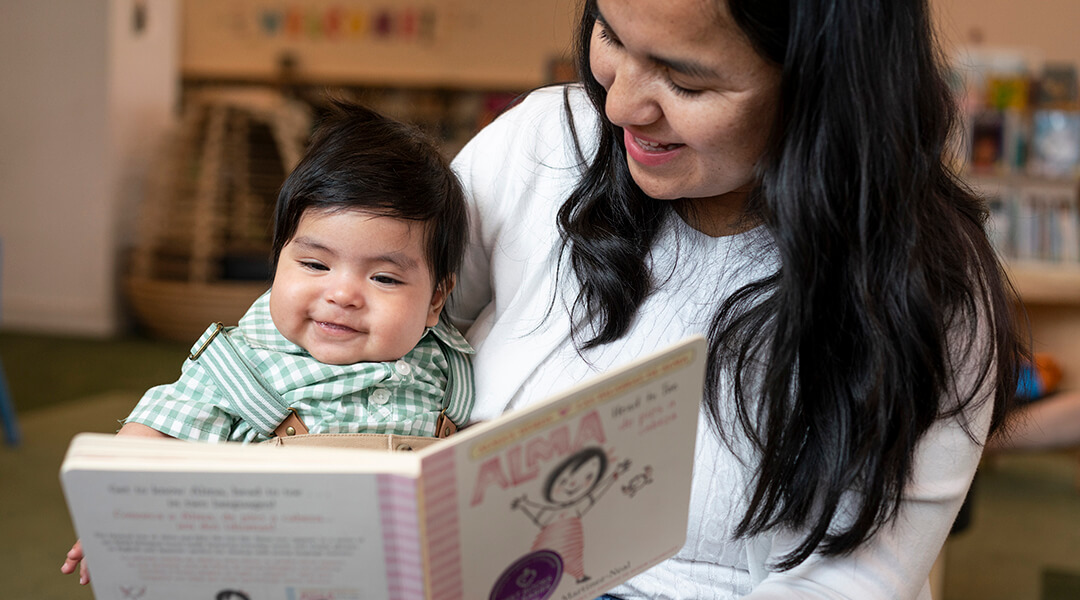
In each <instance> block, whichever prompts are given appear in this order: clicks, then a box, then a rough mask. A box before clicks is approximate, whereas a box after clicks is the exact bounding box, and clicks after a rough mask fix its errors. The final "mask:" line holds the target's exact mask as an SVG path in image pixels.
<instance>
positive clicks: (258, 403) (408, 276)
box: [61, 102, 473, 584]
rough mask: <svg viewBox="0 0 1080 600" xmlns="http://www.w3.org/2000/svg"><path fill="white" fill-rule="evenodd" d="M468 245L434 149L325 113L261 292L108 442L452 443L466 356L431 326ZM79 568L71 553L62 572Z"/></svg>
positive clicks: (455, 197)
mask: <svg viewBox="0 0 1080 600" xmlns="http://www.w3.org/2000/svg"><path fill="white" fill-rule="evenodd" d="M467 237H468V226H467V216H466V208H465V200H464V195H463V193H462V190H461V186H460V183H459V182H458V180H457V178H456V176H455V175H454V174H453V172H452V171H451V170H450V168H449V166H448V165H447V162H446V161H445V159H443V158H442V156H441V155H440V154H439V152H438V149H437V148H436V147H435V145H434V144H432V143H431V142H430V141H429V140H428V139H427V138H426V137H425V136H423V134H421V133H420V132H419V131H418V130H416V129H414V128H412V127H410V126H407V125H405V124H402V123H398V122H396V121H393V120H391V119H388V118H386V117H383V116H381V115H379V114H377V113H375V112H372V111H370V110H368V109H365V108H362V107H359V106H354V105H349V104H345V103H340V102H339V103H335V104H334V106H333V110H332V111H331V114H330V115H329V116H327V117H326V119H325V120H324V121H323V122H322V124H321V125H320V127H319V128H318V129H317V130H316V132H315V133H314V135H313V137H312V141H311V144H310V145H309V147H308V150H307V152H306V154H305V156H304V158H303V160H301V162H300V164H299V165H297V167H296V169H295V170H294V171H293V172H292V173H291V174H290V175H289V177H288V179H287V180H286V181H285V183H284V184H283V186H282V189H281V193H280V194H279V196H278V201H277V208H276V211H275V215H274V236H273V252H272V262H273V266H274V280H273V284H272V287H271V289H270V290H269V291H268V292H266V293H265V294H263V295H262V296H261V297H260V298H259V299H258V300H256V301H255V303H254V304H253V305H252V306H251V308H250V309H248V311H247V313H246V314H245V315H244V316H243V318H241V319H240V323H239V326H238V327H226V328H222V327H221V326H220V325H212V326H211V327H210V328H209V329H208V330H207V331H206V333H204V334H203V336H202V337H201V338H200V339H199V341H197V342H196V344H195V346H194V347H193V348H192V351H191V355H190V356H189V359H188V360H187V361H186V362H185V363H184V367H183V373H182V375H181V377H180V379H179V380H178V381H177V382H175V383H172V384H169V385H163V386H158V387H154V388H151V389H150V390H149V391H147V392H146V394H145V395H144V396H143V398H142V400H140V401H139V403H138V405H137V406H136V407H135V409H134V410H133V411H132V413H131V414H130V415H129V416H128V418H127V419H125V421H124V424H123V426H122V427H121V428H120V431H119V432H118V433H117V435H140V436H155V437H174V438H180V439H185V440H204V441H227V440H228V441H241V442H260V441H265V440H268V439H271V438H273V437H274V436H275V435H283V436H284V435H293V434H295V433H303V432H306V431H310V432H311V433H393V434H400V435H421V436H435V435H438V436H440V437H441V436H442V435H444V434H445V433H446V431H447V429H446V428H447V427H448V428H449V431H453V430H454V429H456V425H455V424H463V423H465V422H466V420H467V419H468V417H469V412H470V411H471V408H472V402H473V386H472V371H471V367H470V364H469V357H468V355H469V354H471V353H472V348H471V347H470V346H469V344H468V343H467V342H466V341H465V339H464V338H463V337H462V335H461V334H460V333H459V332H458V331H457V330H456V329H454V328H453V326H451V325H450V324H449V323H447V322H446V321H444V320H441V319H440V315H441V313H442V309H443V306H444V304H445V303H446V300H447V297H448V296H449V294H450V291H451V290H452V289H453V287H454V282H455V273H456V271H457V269H458V267H459V266H460V264H461V261H462V257H463V254H464V250H465V245H466V242H467ZM245 390H246V391H245ZM253 390H254V391H258V392H259V393H255V392H253ZM260 397H266V398H269V399H268V400H265V401H263V400H258V398H260ZM437 426H438V431H437ZM82 559H83V554H82V549H81V544H79V543H78V542H76V544H75V546H74V547H73V548H72V549H71V551H70V552H69V553H68V556H67V560H66V561H65V562H64V565H63V567H61V571H62V572H63V573H73V572H75V570H76V566H77V565H79V564H80V562H81V561H82ZM88 581H89V577H88V573H87V572H86V568H85V563H83V564H82V568H81V569H80V583H84V584H85V583H87V582H88Z"/></svg>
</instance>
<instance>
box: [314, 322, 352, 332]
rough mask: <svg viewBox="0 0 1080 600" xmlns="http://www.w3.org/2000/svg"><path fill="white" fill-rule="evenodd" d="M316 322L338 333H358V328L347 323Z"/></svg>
mask: <svg viewBox="0 0 1080 600" xmlns="http://www.w3.org/2000/svg"><path fill="white" fill-rule="evenodd" d="M315 324H316V325H318V326H319V327H321V328H323V329H326V330H329V331H334V332H338V333H356V330H355V329H353V328H352V327H349V326H347V325H341V324H339V323H331V322H329V321H315Z"/></svg>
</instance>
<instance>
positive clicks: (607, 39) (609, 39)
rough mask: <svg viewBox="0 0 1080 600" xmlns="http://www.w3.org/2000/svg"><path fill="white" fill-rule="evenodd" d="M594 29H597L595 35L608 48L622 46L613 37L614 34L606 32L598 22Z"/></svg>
mask: <svg viewBox="0 0 1080 600" xmlns="http://www.w3.org/2000/svg"><path fill="white" fill-rule="evenodd" d="M596 27H597V28H598V29H599V31H598V32H597V34H596V35H597V36H598V37H599V38H600V39H601V40H603V41H604V43H606V44H608V45H610V46H615V47H616V48H618V47H621V46H622V42H620V41H619V38H617V37H615V34H613V33H611V32H610V31H608V28H607V27H605V26H604V24H603V23H601V22H600V21H597V22H596Z"/></svg>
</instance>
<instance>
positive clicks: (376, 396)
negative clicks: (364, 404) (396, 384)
mask: <svg viewBox="0 0 1080 600" xmlns="http://www.w3.org/2000/svg"><path fill="white" fill-rule="evenodd" d="M371 401H372V402H374V403H375V404H386V403H387V402H389V401H390V390H388V389H386V388H375V391H373V392H371Z"/></svg>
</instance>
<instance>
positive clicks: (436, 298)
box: [427, 275, 457, 327]
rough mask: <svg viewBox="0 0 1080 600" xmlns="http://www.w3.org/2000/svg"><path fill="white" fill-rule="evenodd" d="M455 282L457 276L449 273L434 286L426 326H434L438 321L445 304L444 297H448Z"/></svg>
mask: <svg viewBox="0 0 1080 600" xmlns="http://www.w3.org/2000/svg"><path fill="white" fill-rule="evenodd" d="M456 283H457V276H455V275H451V276H449V277H447V278H446V279H444V280H443V281H442V283H440V284H439V285H437V286H435V291H434V292H432V294H431V306H429V307H428V319H427V326H428V327H434V326H435V325H437V324H438V323H439V315H440V314H442V309H443V307H444V306H446V299H447V298H449V297H450V292H452V291H454V284H456Z"/></svg>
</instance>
